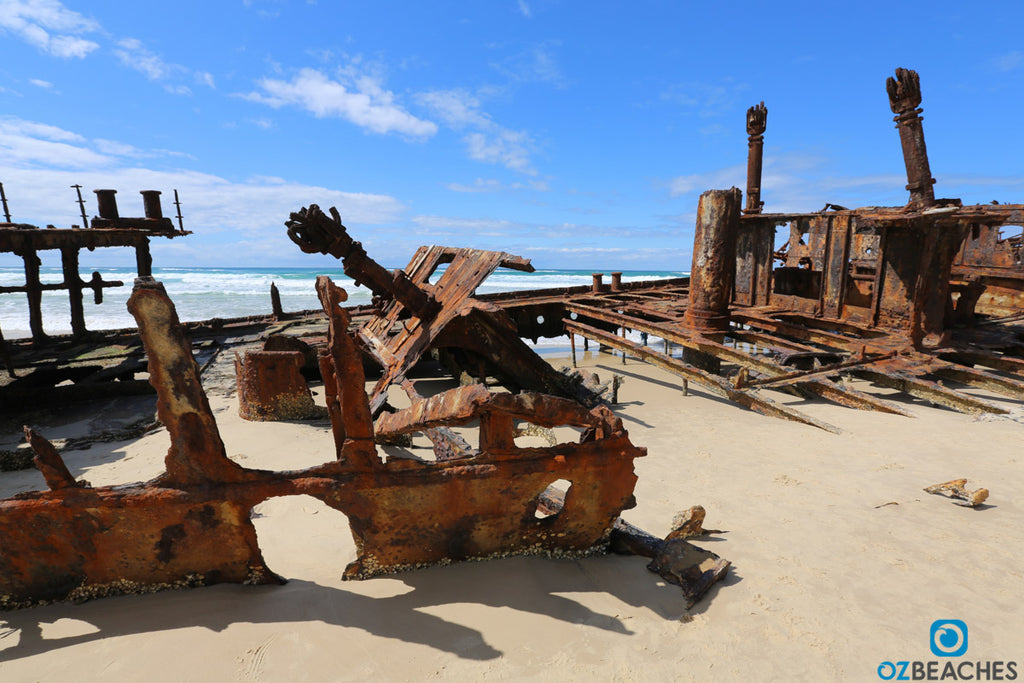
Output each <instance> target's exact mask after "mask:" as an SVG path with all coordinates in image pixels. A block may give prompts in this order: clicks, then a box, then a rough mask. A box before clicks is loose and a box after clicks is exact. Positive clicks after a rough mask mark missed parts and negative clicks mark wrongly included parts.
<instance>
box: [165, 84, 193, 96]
mask: <svg viewBox="0 0 1024 683" xmlns="http://www.w3.org/2000/svg"><path fill="white" fill-rule="evenodd" d="M164 90H166V91H167V92H169V93H171V94H172V95H185V96H189V95H191V94H192V88H190V87H188V86H187V85H165V86H164Z"/></svg>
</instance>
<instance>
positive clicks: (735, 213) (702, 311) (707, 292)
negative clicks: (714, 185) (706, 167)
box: [685, 187, 742, 332]
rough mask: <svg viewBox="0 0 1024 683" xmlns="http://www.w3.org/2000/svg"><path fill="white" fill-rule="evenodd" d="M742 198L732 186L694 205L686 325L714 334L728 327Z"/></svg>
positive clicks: (707, 196)
mask: <svg viewBox="0 0 1024 683" xmlns="http://www.w3.org/2000/svg"><path fill="white" fill-rule="evenodd" d="M741 195H742V193H741V192H740V190H739V188H735V187H734V188H732V189H730V190H708V191H707V192H705V193H704V194H702V195H701V196H700V201H699V203H698V204H697V225H696V230H695V234H694V239H693V267H692V268H691V270H690V305H689V308H688V309H687V311H686V318H685V320H686V323H687V325H689V326H690V327H692V328H694V329H696V330H700V331H705V332H714V331H724V330H727V329H728V328H729V303H730V301H731V299H732V288H733V281H734V280H735V279H736V235H737V233H738V232H739V218H740V198H741Z"/></svg>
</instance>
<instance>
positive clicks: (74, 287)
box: [60, 247, 85, 337]
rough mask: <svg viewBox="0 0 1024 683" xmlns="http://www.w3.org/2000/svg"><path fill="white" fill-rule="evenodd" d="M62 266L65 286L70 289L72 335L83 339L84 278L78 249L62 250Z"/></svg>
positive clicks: (64, 248) (66, 248) (67, 248)
mask: <svg viewBox="0 0 1024 683" xmlns="http://www.w3.org/2000/svg"><path fill="white" fill-rule="evenodd" d="M60 265H61V269H62V270H63V271H64V286H65V287H67V288H68V302H69V304H70V305H71V334H72V335H74V336H75V337H81V336H82V335H84V334H85V310H84V309H83V307H82V278H81V277H79V275H78V249H76V248H74V247H63V248H61V250H60Z"/></svg>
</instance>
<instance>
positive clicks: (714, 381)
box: [563, 318, 839, 432]
mask: <svg viewBox="0 0 1024 683" xmlns="http://www.w3.org/2000/svg"><path fill="white" fill-rule="evenodd" d="M563 322H564V323H565V327H566V330H568V331H569V332H571V333H572V334H578V335H579V336H581V337H586V338H588V339H591V340H593V341H596V342H600V343H601V344H604V345H606V346H611V347H613V348H616V349H619V350H620V351H624V352H627V353H630V354H633V355H634V356H636V357H637V358H639V359H641V360H643V361H645V362H647V363H650V364H651V365H654V366H656V367H660V368H662V369H665V370H668V371H669V372H672V373H673V374H675V375H678V376H679V377H682V378H683V379H685V380H687V381H692V382H694V383H696V384H699V385H701V386H703V387H705V388H707V389H709V390H710V391H711V392H712V393H714V394H716V395H718V396H721V397H723V398H726V399H728V400H730V401H732V402H733V403H736V404H738V405H741V406H743V407H745V408H749V409H750V410H753V411H754V412H758V413H761V414H762V415H768V416H771V417H781V418H784V419H787V420H792V421H794V422H802V423H804V424H808V425H811V426H814V427H818V428H819V429H824V430H825V431H829V432H838V431H839V430H838V429H837V428H836V427H834V426H833V425H830V424H828V423H827V422H823V421H821V420H817V419H815V418H813V417H811V416H809V415H806V414H805V413H802V412H800V411H799V410H796V409H795V408H790V407H789V406H786V405H783V404H780V403H776V402H775V401H773V400H771V399H770V398H768V397H766V396H761V395H759V394H757V393H755V392H752V391H742V390H738V389H736V388H735V387H734V386H733V384H732V383H731V382H730V381H729V380H728V379H727V378H725V377H722V376H720V375H716V374H714V373H710V372H707V371H705V370H701V369H700V368H695V367H693V366H692V365H689V364H687V363H684V362H683V361H682V360H680V359H678V358H673V357H672V356H668V355H665V354H663V353H660V352H658V351H655V350H654V349H651V348H648V347H646V346H642V345H640V344H637V343H636V342H633V341H630V340H628V339H624V338H622V337H620V336H618V335H615V334H613V333H610V332H605V331H603V330H599V329H597V328H594V327H590V326H589V325H585V324H583V323H579V322H577V321H575V320H571V319H568V318H567V319H565V320H564V321H563Z"/></svg>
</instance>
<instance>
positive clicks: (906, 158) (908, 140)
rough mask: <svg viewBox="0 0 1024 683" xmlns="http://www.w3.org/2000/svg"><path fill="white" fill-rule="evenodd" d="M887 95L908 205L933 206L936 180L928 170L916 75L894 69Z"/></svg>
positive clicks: (889, 80)
mask: <svg viewBox="0 0 1024 683" xmlns="http://www.w3.org/2000/svg"><path fill="white" fill-rule="evenodd" d="M885 89H886V91H887V92H888V93H889V107H890V108H891V109H892V112H893V113H894V114H896V116H894V117H893V121H895V122H896V128H897V129H898V130H899V132H900V145H901V146H902V147H903V163H904V164H905V165H906V167H907V189H908V190H909V191H910V203H911V204H914V205H916V206H919V207H921V208H924V207H928V206H931V205H933V204H934V203H935V189H934V188H933V187H932V186H933V185H934V184H935V178H932V172H931V169H930V168H929V167H928V150H927V149H926V148H925V144H924V128H923V127H922V126H921V111H922V110H921V109H919V108H918V107H919V105H920V104H921V82H920V79H919V78H918V75H917V72H916V71H913V70H911V69H896V77H895V78H892V77H890V78H889V79H888V80H887V81H886V83H885Z"/></svg>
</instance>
